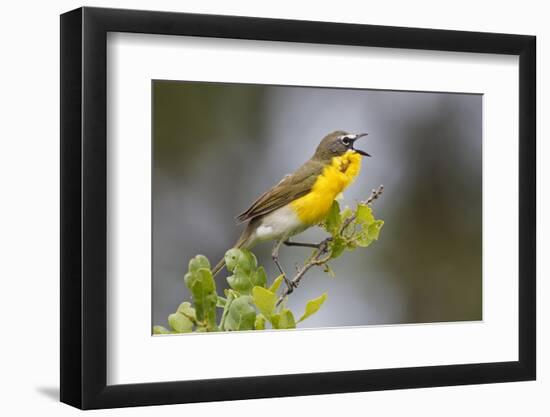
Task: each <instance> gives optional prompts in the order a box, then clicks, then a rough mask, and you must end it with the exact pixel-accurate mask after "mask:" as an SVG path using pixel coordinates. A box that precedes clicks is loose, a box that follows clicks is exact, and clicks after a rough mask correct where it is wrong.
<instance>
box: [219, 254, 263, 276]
mask: <svg viewBox="0 0 550 417" xmlns="http://www.w3.org/2000/svg"><path fill="white" fill-rule="evenodd" d="M224 259H225V266H226V268H227V269H228V270H229V271H230V272H233V271H234V269H235V268H236V267H237V266H239V267H240V268H241V270H243V271H245V272H246V273H250V272H252V271H254V270H256V267H257V266H258V261H257V259H256V256H255V255H254V254H253V253H252V252H250V251H249V250H246V249H237V248H233V249H229V250H228V251H227V252H225V256H224Z"/></svg>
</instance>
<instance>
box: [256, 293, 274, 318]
mask: <svg viewBox="0 0 550 417" xmlns="http://www.w3.org/2000/svg"><path fill="white" fill-rule="evenodd" d="M252 298H253V299H254V304H256V307H258V310H260V313H262V314H263V315H264V316H265V317H267V319H269V318H270V317H271V315H272V314H273V313H274V312H275V304H276V303H277V294H275V293H274V292H271V291H269V290H268V289H265V288H262V287H254V288H253V289H252Z"/></svg>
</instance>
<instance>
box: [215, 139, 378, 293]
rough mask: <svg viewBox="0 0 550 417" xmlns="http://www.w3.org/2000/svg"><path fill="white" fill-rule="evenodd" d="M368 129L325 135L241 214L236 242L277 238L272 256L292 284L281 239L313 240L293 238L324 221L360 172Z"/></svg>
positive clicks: (246, 243) (220, 265)
mask: <svg viewBox="0 0 550 417" xmlns="http://www.w3.org/2000/svg"><path fill="white" fill-rule="evenodd" d="M366 135H367V134H366V133H359V134H354V133H349V132H345V131H342V130H337V131H335V132H332V133H329V134H328V135H326V136H325V137H324V138H323V140H321V143H320V144H319V146H317V149H316V150H315V153H314V154H313V156H312V157H311V158H310V159H309V160H308V161H307V162H305V163H304V164H303V165H302V166H301V167H300V168H298V169H297V170H296V171H295V172H294V173H292V174H288V175H286V176H285V177H284V178H283V179H282V180H281V181H279V183H278V184H276V185H275V186H274V187H272V188H271V189H269V190H268V191H266V192H265V193H263V194H262V195H261V196H260V197H258V199H256V201H254V203H252V205H251V206H250V207H249V208H248V209H247V210H245V211H244V212H243V213H241V214H240V215H239V216H237V220H238V221H239V222H241V223H243V222H248V224H247V226H246V228H245V230H244V231H243V233H242V234H241V236H240V237H239V239H238V240H237V242H236V243H235V245H234V246H233V247H235V248H241V249H251V248H252V247H253V246H255V245H256V244H258V243H261V242H265V241H270V240H273V241H275V242H276V243H275V246H274V247H273V251H272V253H271V255H272V257H273V261H274V262H275V264H276V265H277V268H278V269H279V271H280V273H281V274H283V276H284V277H285V282H286V283H287V285H289V286H290V285H291V283H290V281H289V280H288V279H287V278H286V275H285V273H284V270H283V268H282V266H281V264H280V262H279V248H280V247H281V244H283V243H284V244H286V245H289V246H291V245H293V246H314V245H311V244H308V243H298V242H290V241H289V238H290V237H291V236H294V235H296V234H298V233H301V232H303V231H304V230H306V229H308V228H309V227H311V226H314V225H316V224H319V223H320V222H322V221H323V220H324V219H325V217H326V216H327V214H328V213H329V210H330V208H331V206H332V203H333V201H334V200H335V199H336V197H338V195H340V193H342V191H344V190H345V189H346V187H348V186H349V185H350V184H351V183H352V182H353V180H354V179H355V177H357V175H358V174H359V171H360V169H361V157H362V156H370V155H369V154H368V153H366V152H365V151H362V150H359V149H355V148H354V143H355V141H356V140H357V139H359V138H361V137H363V136H366ZM224 265H225V260H224V259H222V260H221V261H220V262H219V263H218V264H217V265H216V266H215V267H214V269H213V270H212V272H213V274H214V275H215V274H217V273H218V272H219V271H220V270H221V269H222V268H223V267H224Z"/></svg>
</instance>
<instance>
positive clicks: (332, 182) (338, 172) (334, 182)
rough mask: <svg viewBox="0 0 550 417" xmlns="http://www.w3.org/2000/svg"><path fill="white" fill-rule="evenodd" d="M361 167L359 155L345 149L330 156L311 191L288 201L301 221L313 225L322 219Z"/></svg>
mask: <svg viewBox="0 0 550 417" xmlns="http://www.w3.org/2000/svg"><path fill="white" fill-rule="evenodd" d="M360 169H361V155H359V154H358V153H357V152H353V151H347V152H346V153H345V154H344V155H342V156H338V157H334V158H332V161H331V163H330V164H328V165H327V166H326V167H325V168H324V169H323V173H322V174H321V175H319V177H318V178H317V181H316V182H315V183H314V184H313V187H312V189H311V191H310V192H309V193H308V194H306V195H304V196H303V197H300V198H299V199H297V200H295V201H293V202H292V203H290V205H291V207H292V208H293V209H294V211H295V212H296V213H297V214H298V217H299V218H300V220H301V221H303V222H304V223H306V224H308V225H313V224H317V223H319V222H321V221H322V220H324V218H325V217H326V215H327V214H328V212H329V210H330V207H331V206H332V202H333V201H334V199H335V198H336V197H337V196H338V194H340V193H341V192H342V191H344V189H346V187H347V186H348V185H350V184H351V183H352V182H353V180H354V179H355V177H356V176H357V174H359V170H360Z"/></svg>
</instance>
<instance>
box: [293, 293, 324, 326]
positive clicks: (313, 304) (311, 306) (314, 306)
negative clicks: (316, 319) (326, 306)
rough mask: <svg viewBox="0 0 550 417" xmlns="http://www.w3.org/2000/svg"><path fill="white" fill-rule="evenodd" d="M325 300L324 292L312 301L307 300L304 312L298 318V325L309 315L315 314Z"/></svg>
mask: <svg viewBox="0 0 550 417" xmlns="http://www.w3.org/2000/svg"><path fill="white" fill-rule="evenodd" d="M326 299H327V293H326V292H325V293H323V294H322V295H321V296H320V297H317V298H314V299H313V300H309V301H308V302H307V304H306V311H305V312H304V314H303V315H302V317H300V320H298V323H300V322H301V321H304V320H305V319H307V318H308V317H310V316H311V315H313V314H315V313H317V311H319V309H320V308H321V306H322V305H323V303H324V302H325V300H326Z"/></svg>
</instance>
